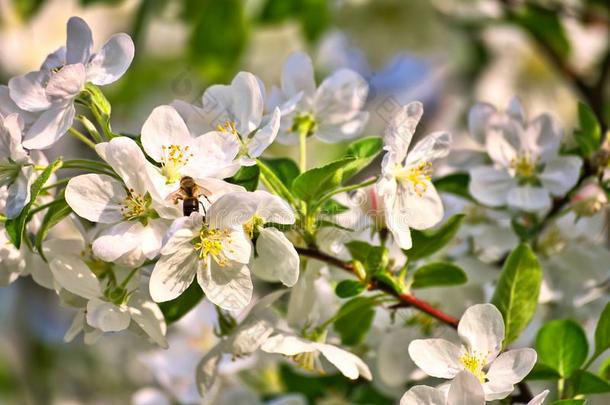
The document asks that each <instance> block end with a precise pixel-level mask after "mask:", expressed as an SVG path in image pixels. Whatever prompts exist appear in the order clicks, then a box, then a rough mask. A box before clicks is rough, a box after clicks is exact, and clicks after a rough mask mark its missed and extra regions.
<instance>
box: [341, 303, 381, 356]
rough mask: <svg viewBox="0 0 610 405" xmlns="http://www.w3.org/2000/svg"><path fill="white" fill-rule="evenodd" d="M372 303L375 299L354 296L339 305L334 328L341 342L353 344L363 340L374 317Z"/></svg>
mask: <svg viewBox="0 0 610 405" xmlns="http://www.w3.org/2000/svg"><path fill="white" fill-rule="evenodd" d="M374 305H375V300H374V299H372V298H370V297H356V298H352V299H351V300H349V301H347V302H346V303H345V304H343V306H341V308H340V309H339V312H338V313H337V315H338V316H337V319H336V320H335V323H334V329H335V331H336V332H337V333H338V334H339V336H341V343H342V344H344V345H348V346H354V345H357V344H359V343H361V342H362V341H363V340H364V338H365V336H366V334H367V333H368V331H369V329H370V327H371V324H372V323H373V318H374V317H375V309H374Z"/></svg>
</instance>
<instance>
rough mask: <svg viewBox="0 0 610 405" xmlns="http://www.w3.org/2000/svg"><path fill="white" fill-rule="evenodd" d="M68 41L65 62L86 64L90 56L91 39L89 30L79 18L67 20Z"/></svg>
mask: <svg viewBox="0 0 610 405" xmlns="http://www.w3.org/2000/svg"><path fill="white" fill-rule="evenodd" d="M67 36H68V39H67V41H66V62H67V63H86V62H87V61H88V60H89V56H90V55H91V47H92V46H93V38H92V36H91V29H89V26H88V25H87V23H86V22H85V20H83V19H82V18H80V17H72V18H70V19H69V20H68V35H67Z"/></svg>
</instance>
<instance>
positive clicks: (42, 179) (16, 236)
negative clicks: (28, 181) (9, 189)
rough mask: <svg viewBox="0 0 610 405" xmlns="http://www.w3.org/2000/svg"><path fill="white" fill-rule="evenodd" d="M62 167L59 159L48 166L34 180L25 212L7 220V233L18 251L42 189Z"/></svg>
mask: <svg viewBox="0 0 610 405" xmlns="http://www.w3.org/2000/svg"><path fill="white" fill-rule="evenodd" d="M61 165H62V160H61V159H57V160H55V161H54V162H53V163H51V164H50V165H48V166H47V167H46V168H45V169H44V170H43V171H42V173H40V175H39V176H38V178H37V179H36V180H34V182H33V183H32V185H31V187H30V202H28V203H27V204H26V205H25V207H23V210H21V213H20V214H19V216H17V217H16V218H13V219H7V220H6V224H5V227H6V233H7V234H8V236H9V239H10V241H11V243H12V244H13V245H15V247H16V248H17V249H19V248H20V247H21V239H22V238H23V233H24V231H25V226H26V224H27V222H28V221H29V220H30V219H31V218H30V210H31V209H32V208H33V207H34V204H35V203H36V199H37V198H38V196H39V195H40V192H41V191H42V187H44V185H45V183H46V182H47V181H48V180H49V177H51V174H53V172H55V171H56V170H57V169H59V168H60V167H61Z"/></svg>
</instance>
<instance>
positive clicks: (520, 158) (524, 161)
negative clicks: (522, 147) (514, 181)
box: [510, 151, 540, 180]
mask: <svg viewBox="0 0 610 405" xmlns="http://www.w3.org/2000/svg"><path fill="white" fill-rule="evenodd" d="M539 160H540V158H539V157H537V156H535V155H533V154H531V153H530V152H528V151H524V152H521V153H519V154H518V155H517V157H514V158H513V159H511V161H510V168H511V169H512V170H514V172H515V176H517V177H519V178H521V179H523V180H528V179H532V178H533V177H534V176H535V175H536V169H537V167H538V161H539Z"/></svg>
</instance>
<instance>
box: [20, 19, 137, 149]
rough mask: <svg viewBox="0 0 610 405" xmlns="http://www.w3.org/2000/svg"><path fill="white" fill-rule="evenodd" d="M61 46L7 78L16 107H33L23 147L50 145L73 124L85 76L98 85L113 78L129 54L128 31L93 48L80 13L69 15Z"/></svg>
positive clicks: (127, 62)
mask: <svg viewBox="0 0 610 405" xmlns="http://www.w3.org/2000/svg"><path fill="white" fill-rule="evenodd" d="M67 31H68V32H67V41H66V46H65V47H61V48H59V49H58V50H57V51H55V52H54V53H52V54H50V55H49V56H48V57H47V58H46V60H45V61H44V62H43V64H42V66H41V68H40V70H38V71H34V72H30V73H27V74H25V75H22V76H16V77H13V78H12V79H11V80H9V83H8V87H9V90H10V97H11V98H12V99H13V101H14V102H15V103H16V104H17V105H18V106H19V108H21V109H23V110H26V111H29V112H34V113H38V114H39V115H38V117H37V119H36V120H35V121H34V122H33V123H32V125H31V126H30V127H29V129H28V130H27V132H26V134H25V137H24V142H23V144H24V146H25V147H26V148H28V149H47V148H49V147H51V146H52V145H53V144H54V143H55V142H56V141H57V140H58V139H59V138H60V137H61V136H63V135H64V134H65V133H66V132H67V131H68V129H69V128H70V127H71V126H72V122H73V120H74V116H75V108H74V101H75V99H76V97H78V95H79V94H80V93H81V91H82V90H83V89H84V88H85V84H86V83H87V82H91V83H93V84H96V85H99V86H103V85H106V84H110V83H113V82H115V81H116V80H118V79H119V78H120V77H121V76H123V74H124V73H125V72H126V71H127V68H128V67H129V65H130V64H131V61H132V60H133V56H134V45H133V42H132V40H131V38H130V37H129V35H127V34H115V35H113V36H112V37H110V39H109V40H108V41H107V42H106V43H105V44H104V45H103V46H102V48H101V50H100V51H99V53H96V54H92V53H91V49H92V47H93V39H92V34H91V30H90V29H89V26H88V25H87V23H86V22H85V21H84V20H82V19H81V18H79V17H72V18H70V20H69V21H68V30H67Z"/></svg>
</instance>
